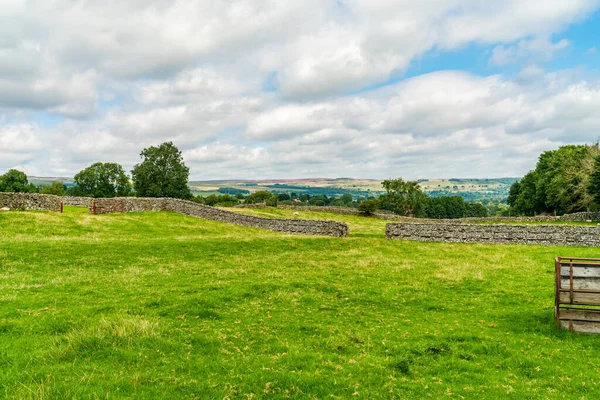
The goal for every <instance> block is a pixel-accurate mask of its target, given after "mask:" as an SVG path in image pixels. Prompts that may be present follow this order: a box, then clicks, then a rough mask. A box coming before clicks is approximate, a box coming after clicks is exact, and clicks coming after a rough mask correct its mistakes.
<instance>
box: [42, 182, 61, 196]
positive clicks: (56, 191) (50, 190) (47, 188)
mask: <svg viewBox="0 0 600 400" xmlns="http://www.w3.org/2000/svg"><path fill="white" fill-rule="evenodd" d="M66 190H67V188H66V186H65V185H64V184H63V183H62V182H60V181H54V182H52V184H50V185H44V186H42V187H40V193H42V194H53V195H56V196H64V195H65V192H66Z"/></svg>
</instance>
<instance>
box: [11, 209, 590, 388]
mask: <svg viewBox="0 0 600 400" xmlns="http://www.w3.org/2000/svg"><path fill="white" fill-rule="evenodd" d="M280 211H282V210H266V211H262V210H251V212H253V213H256V214H261V213H262V214H263V215H264V214H272V215H274V216H275V215H285V214H279V212H280ZM244 212H250V211H244ZM286 212H287V211H286ZM301 216H302V217H305V218H317V217H318V218H321V217H323V218H327V219H339V220H343V221H346V222H347V223H349V224H350V227H351V231H352V233H351V236H350V237H349V238H345V239H337V238H327V237H307V236H292V235H285V234H279V233H275V232H269V231H263V230H259V229H252V228H244V227H238V226H233V225H228V224H224V223H218V222H213V221H205V220H200V219H195V218H190V217H185V216H182V215H178V214H171V213H164V212H157V213H145V214H144V213H133V214H126V215H125V214H115V215H101V216H94V215H89V214H87V211H86V210H85V209H76V208H69V207H67V208H66V213H65V214H62V215H61V214H51V213H43V212H12V211H11V212H3V213H0V398H8V399H22V398H31V399H34V398H35V399H64V398H86V399H87V398H169V399H171V398H218V399H222V398H230V399H233V398H241V399H249V398H250V399H251V398H298V399H300V398H302V399H304V398H355V397H356V398H406V399H413V398H434V399H437V398H478V399H486V398H487V399H498V398H510V397H512V398H544V399H546V398H548V399H554V398H568V399H573V398H577V399H579V398H587V399H595V398H598V397H599V396H600V388H599V387H598V385H599V383H600V369H598V368H597V366H598V364H600V353H599V352H598V351H597V349H598V340H599V338H598V337H597V336H585V335H578V334H570V333H569V332H566V331H560V330H557V329H556V328H555V326H554V321H553V282H554V280H553V258H554V257H555V256H557V255H563V256H578V257H593V256H597V255H598V254H597V253H598V252H597V249H590V248H561V247H542V246H517V245H511V246H507V245H479V244H441V243H418V242H402V241H388V240H386V239H384V238H383V235H382V230H381V228H382V226H383V224H384V223H385V221H382V220H376V219H370V218H362V217H353V216H339V215H335V214H321V213H304V212H302V213H301Z"/></svg>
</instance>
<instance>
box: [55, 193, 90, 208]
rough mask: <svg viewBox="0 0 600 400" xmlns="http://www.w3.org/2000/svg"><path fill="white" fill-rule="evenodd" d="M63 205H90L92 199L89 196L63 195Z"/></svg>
mask: <svg viewBox="0 0 600 400" xmlns="http://www.w3.org/2000/svg"><path fill="white" fill-rule="evenodd" d="M61 199H62V202H63V204H64V205H65V206H74V207H88V208H89V207H90V206H91V205H92V202H93V201H94V199H93V198H91V197H77V196H63V197H61Z"/></svg>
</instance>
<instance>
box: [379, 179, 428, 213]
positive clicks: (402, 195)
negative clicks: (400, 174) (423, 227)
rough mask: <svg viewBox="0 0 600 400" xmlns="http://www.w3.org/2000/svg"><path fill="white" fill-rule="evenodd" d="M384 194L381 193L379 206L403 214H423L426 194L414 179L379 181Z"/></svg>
mask: <svg viewBox="0 0 600 400" xmlns="http://www.w3.org/2000/svg"><path fill="white" fill-rule="evenodd" d="M381 185H382V186H383V188H384V189H385V190H386V192H387V193H386V194H383V195H381V197H380V199H379V200H380V203H381V208H383V209H387V210H390V211H393V212H395V213H397V214H401V215H405V216H414V217H422V216H424V215H425V201H426V199H427V196H426V195H425V193H423V191H422V190H421V187H420V186H419V183H418V182H416V181H404V180H403V179H401V178H398V179H389V180H385V181H383V182H381Z"/></svg>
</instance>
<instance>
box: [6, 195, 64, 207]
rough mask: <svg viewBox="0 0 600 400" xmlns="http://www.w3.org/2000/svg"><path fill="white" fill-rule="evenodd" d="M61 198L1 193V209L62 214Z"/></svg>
mask: <svg viewBox="0 0 600 400" xmlns="http://www.w3.org/2000/svg"><path fill="white" fill-rule="evenodd" d="M60 202H61V197H59V196H54V195H51V194H37V193H0V208H9V209H11V210H40V211H56V212H60Z"/></svg>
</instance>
